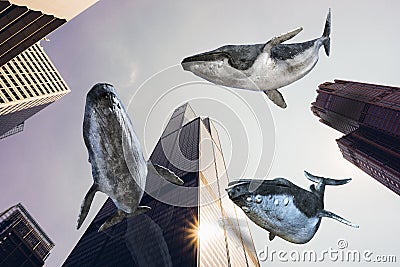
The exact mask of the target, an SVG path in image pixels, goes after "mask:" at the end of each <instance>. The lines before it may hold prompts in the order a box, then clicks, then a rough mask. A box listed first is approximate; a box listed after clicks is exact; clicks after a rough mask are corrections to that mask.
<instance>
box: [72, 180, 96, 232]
mask: <svg viewBox="0 0 400 267" xmlns="http://www.w3.org/2000/svg"><path fill="white" fill-rule="evenodd" d="M96 192H97V185H96V184H93V185H92V186H91V187H90V188H89V191H88V192H87V193H86V196H85V198H84V199H83V202H82V205H81V212H80V214H79V217H78V225H77V227H76V229H78V230H79V228H80V227H81V226H82V223H83V221H84V220H85V219H86V216H87V215H88V213H89V209H90V205H91V204H92V201H93V198H94V195H95V194H96Z"/></svg>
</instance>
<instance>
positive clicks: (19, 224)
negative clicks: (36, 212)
mask: <svg viewBox="0 0 400 267" xmlns="http://www.w3.org/2000/svg"><path fill="white" fill-rule="evenodd" d="M53 247H54V243H53V242H52V241H51V240H50V238H49V237H48V236H47V235H46V233H45V232H44V231H43V230H42V228H40V226H39V225H38V224H37V223H36V221H35V220H34V219H33V218H32V216H31V215H30V214H29V213H28V211H27V210H26V209H25V208H24V207H23V206H22V205H21V204H17V205H15V206H12V207H11V208H9V209H7V210H5V211H4V212H2V213H0V266H10V267H12V266H26V267H36V266H43V264H44V262H45V260H46V258H47V257H48V256H49V254H50V250H51V249H52V248H53Z"/></svg>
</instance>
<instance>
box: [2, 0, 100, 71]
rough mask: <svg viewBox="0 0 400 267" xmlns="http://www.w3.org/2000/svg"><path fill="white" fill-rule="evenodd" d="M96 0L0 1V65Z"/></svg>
mask: <svg viewBox="0 0 400 267" xmlns="http://www.w3.org/2000/svg"><path fill="white" fill-rule="evenodd" d="M97 1H98V0H80V1H78V0H73V1H67V2H66V1H63V0H53V1H51V4H49V2H48V1H46V0H9V1H4V0H0V66H2V65H4V64H6V63H7V62H8V61H9V60H11V59H12V58H14V57H16V56H17V55H19V54H20V53H21V52H23V51H24V50H25V49H28V48H29V47H31V46H32V45H34V44H35V43H37V42H39V41H40V40H42V39H43V38H45V37H46V36H47V35H48V34H50V33H51V32H53V31H54V30H55V29H57V28H58V27H60V26H61V25H63V24H64V23H65V22H67V20H70V19H72V18H73V17H75V16H76V15H78V14H79V13H81V12H82V11H84V10H85V9H86V8H88V7H89V6H91V5H92V4H94V3H95V2H97Z"/></svg>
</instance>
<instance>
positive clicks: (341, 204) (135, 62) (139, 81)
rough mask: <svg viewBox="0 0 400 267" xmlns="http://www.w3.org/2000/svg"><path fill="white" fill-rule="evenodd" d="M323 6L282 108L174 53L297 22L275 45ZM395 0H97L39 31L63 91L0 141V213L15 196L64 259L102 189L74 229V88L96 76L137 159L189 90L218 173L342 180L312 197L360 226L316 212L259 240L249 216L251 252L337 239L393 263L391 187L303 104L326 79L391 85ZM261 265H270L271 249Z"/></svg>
mask: <svg viewBox="0 0 400 267" xmlns="http://www.w3.org/2000/svg"><path fill="white" fill-rule="evenodd" d="M329 7H330V8H331V9H332V33H331V55H330V57H327V56H326V55H325V53H324V51H323V49H321V50H320V60H319V62H318V63H317V65H316V67H315V68H314V69H313V70H312V71H311V72H310V73H309V74H308V75H307V76H305V77H304V78H302V79H301V80H299V81H297V82H295V83H293V84H291V85H289V86H286V87H285V88H282V89H281V90H280V92H281V93H282V94H283V96H284V98H285V100H286V103H287V104H288V107H287V108H286V109H281V108H279V107H277V106H275V105H274V104H273V103H271V102H270V101H269V100H267V99H266V98H265V96H264V94H262V93H258V92H248V91H244V90H238V89H227V88H223V87H219V86H215V85H210V84H209V83H205V82H204V81H203V80H201V79H200V78H198V77H196V76H194V75H193V74H191V73H189V72H184V71H183V70H182V69H181V67H180V66H179V63H180V62H181V60H182V59H183V58H184V57H187V56H190V55H193V54H197V53H200V52H204V51H209V50H212V49H215V48H217V47H220V46H222V45H226V44H254V43H262V42H267V41H268V40H269V39H270V38H272V37H273V36H276V35H279V34H281V33H284V32H287V31H289V30H291V29H294V28H296V27H299V26H302V27H303V28H304V30H303V31H302V32H301V33H300V34H299V35H297V36H296V37H295V38H293V39H292V40H290V41H288V43H291V42H303V41H308V40H310V39H314V38H317V37H319V36H320V35H321V34H322V31H323V26H324V23H325V18H326V14H327V12H328V8H329ZM399 8H400V3H399V2H398V1H344V0H339V1H311V0H309V1H285V0H283V1H239V0H229V1H228V0H226V1H209V0H204V1H191V2H189V1H170V0H168V1H157V2H156V1H145V0H141V1H132V0H120V1H118V3H117V2H116V1H111V0H101V1H99V2H97V3H96V4H94V5H93V6H92V7H90V8H89V9H87V10H86V11H85V12H83V13H81V14H80V15H78V16H77V17H75V18H74V19H72V20H71V21H69V22H68V23H66V24H65V25H63V26H62V27H61V28H59V29H57V30H56V31H55V32H53V33H52V34H50V35H49V36H48V38H49V39H50V42H42V45H43V46H44V48H45V51H46V53H47V54H48V55H49V57H50V58H51V60H52V61H53V63H54V65H55V66H56V68H57V69H58V70H59V72H60V73H61V75H62V77H63V78H64V79H65V81H66V82H67V84H68V86H69V87H70V89H71V93H70V94H69V95H67V96H65V97H64V98H62V99H61V100H60V101H58V102H56V103H54V104H52V105H50V106H49V107H47V108H46V109H44V110H43V111H41V112H40V113H38V114H37V115H35V116H33V117H32V118H31V119H29V120H28V121H27V122H26V124H25V130H24V131H23V132H22V133H20V134H17V135H15V136H12V137H9V138H6V139H4V140H2V141H1V142H0V169H1V179H2V185H3V186H1V187H0V210H5V209H7V208H8V207H10V206H11V205H14V204H16V203H19V202H21V203H22V204H23V205H24V206H25V207H26V208H27V210H28V211H29V212H30V213H31V214H32V216H33V217H34V218H35V219H36V220H37V221H38V223H39V224H40V225H41V226H42V228H43V229H44V230H45V232H46V233H47V234H48V235H49V237H50V238H51V239H52V240H53V241H54V243H55V244H56V246H55V247H54V249H53V250H52V251H51V254H50V256H49V258H48V259H47V261H46V264H45V266H51V267H52V266H60V265H61V264H62V263H63V262H64V260H65V259H66V257H67V256H68V254H69V253H70V251H71V250H72V249H73V247H74V245H75V244H76V243H77V241H78V240H79V238H80V237H81V235H82V234H83V233H84V231H85V229H86V228H87V226H88V225H89V223H90V222H91V220H92V219H93V218H94V216H95V215H96V214H97V211H98V210H99V208H100V207H101V205H102V203H103V202H104V201H105V199H106V197H105V195H103V194H101V193H98V194H96V197H95V201H94V202H93V204H92V208H91V210H90V213H89V215H88V218H87V219H86V221H85V223H84V224H83V226H82V228H81V230H79V231H77V230H76V221H77V218H78V213H79V210H80V205H81V201H82V199H83V197H84V195H85V194H86V192H87V190H88V189H89V187H90V185H91V184H92V177H91V169H90V165H89V163H88V162H87V151H86V148H85V146H84V142H83V138H82V122H83V112H84V105H85V97H86V93H87V92H88V90H89V89H90V88H91V87H92V86H93V85H94V84H95V83H97V82H109V83H112V84H113V85H114V86H115V87H116V88H117V90H118V92H119V94H120V97H121V99H122V101H123V102H124V104H125V106H126V107H127V109H128V112H129V114H130V116H131V119H132V122H133V124H134V127H135V130H136V132H137V134H138V137H139V140H140V141H141V143H142V146H143V147H144V148H145V153H144V154H145V157H146V158H148V157H149V155H150V153H151V151H152V148H153V147H154V145H155V143H156V142H157V140H158V138H159V137H160V134H161V132H162V130H163V129H164V126H165V123H166V122H167V121H168V119H169V117H170V115H171V114H172V112H173V111H174V109H175V108H176V107H178V106H179V105H180V104H183V103H184V102H187V101H190V104H191V105H192V107H193V109H194V111H195V112H196V113H197V115H201V116H209V117H211V118H213V119H214V120H215V122H216V124H217V125H218V129H219V130H220V133H221V143H222V146H223V152H224V154H225V158H226V162H227V167H228V175H229V177H230V179H238V178H243V177H254V178H268V179H272V178H275V177H285V178H287V179H289V180H291V181H292V182H293V183H295V184H297V185H299V186H301V187H303V188H308V186H309V185H310V182H309V181H308V180H307V179H306V178H305V177H304V176H303V171H304V170H307V171H309V172H311V173H313V174H316V175H320V176H325V177H332V178H337V179H340V178H347V177H351V178H353V180H352V182H350V183H349V184H347V185H343V186H338V187H327V189H326V193H325V208H326V209H327V210H329V211H332V212H334V213H336V214H339V215H341V216H342V217H344V218H346V219H348V220H350V221H352V222H354V223H356V224H359V225H360V228H359V229H354V228H351V227H348V226H345V225H343V224H341V223H339V222H337V221H335V220H331V219H327V218H325V219H322V223H321V226H320V228H319V230H318V232H317V234H316V235H315V237H314V239H312V240H311V241H310V242H309V243H307V244H305V245H295V244H291V243H288V242H286V241H284V240H282V239H280V238H275V239H274V240H273V241H272V242H270V241H269V240H268V232H266V231H264V230H263V229H261V228H259V227H258V226H256V225H255V224H254V223H252V222H249V225H250V229H251V233H252V236H253V239H254V242H255V246H256V250H257V251H260V250H266V249H267V248H268V250H269V251H270V252H271V251H280V250H282V251H286V252H288V253H289V252H291V251H293V250H295V251H299V252H302V251H304V250H315V251H316V252H317V253H321V252H322V251H324V250H328V249H330V248H332V249H338V242H339V241H341V242H342V241H343V240H344V241H345V242H346V243H347V245H348V249H351V250H357V251H361V252H364V251H366V250H367V251H371V252H372V253H373V256H375V255H396V256H397V260H398V261H400V254H398V253H399V252H398V241H397V237H398V236H399V235H400V230H399V227H398V221H399V220H400V214H399V212H398V201H399V197H398V196H397V195H396V194H394V193H393V192H391V191H390V190H388V189H386V188H385V187H384V186H382V185H381V184H379V183H378V182H377V181H375V180H374V179H373V178H371V177H369V176H368V175H366V174H365V173H363V172H362V171H361V170H359V169H358V168H356V167H355V166H353V165H352V164H351V163H349V162H348V161H346V160H345V159H343V157H342V155H341V153H340V151H339V148H338V147H337V144H336V142H335V140H336V139H338V138H340V137H341V136H342V134H341V133H340V132H338V131H336V130H334V129H331V128H329V127H327V126H325V125H323V124H321V123H320V122H319V121H318V118H317V117H315V116H314V115H313V114H312V112H311V111H310V106H311V103H312V102H313V101H315V98H316V96H317V93H316V89H317V87H318V85H319V84H321V83H323V82H325V81H333V80H334V79H344V80H352V81H361V82H369V83H376V84H384V85H393V86H398V85H399V82H398V60H399V58H400V55H399V49H398V46H399V42H400V39H399V38H400V30H399V28H398V25H400V18H399V16H398V14H397V10H399ZM342 243H343V242H342ZM289 262H290V261H289ZM270 263H271V259H268V260H267V261H264V262H261V264H262V266H270V265H271V264H270ZM273 264H274V266H275V265H278V266H279V265H280V264H282V262H281V261H280V260H278V259H276V258H274V260H273ZM283 264H284V263H283ZM315 264H317V263H315ZM331 264H333V263H332V261H330V260H325V261H324V262H322V263H318V265H319V266H320V265H331ZM341 264H343V265H345V266H361V264H363V263H362V262H361V263H353V262H351V263H347V262H343V263H341ZM308 265H309V263H308V262H300V263H296V266H308ZM370 266H395V264H393V263H392V264H390V263H386V264H385V263H370Z"/></svg>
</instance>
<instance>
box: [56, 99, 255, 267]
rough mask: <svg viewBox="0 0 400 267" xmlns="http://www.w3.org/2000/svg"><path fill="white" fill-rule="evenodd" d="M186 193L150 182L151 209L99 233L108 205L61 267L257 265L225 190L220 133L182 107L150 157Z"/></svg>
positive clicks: (246, 230)
mask: <svg viewBox="0 0 400 267" xmlns="http://www.w3.org/2000/svg"><path fill="white" fill-rule="evenodd" d="M150 159H151V161H152V162H153V163H156V164H159V165H162V166H164V167H167V168H168V169H170V170H172V171H173V172H174V173H175V174H177V175H178V176H179V177H180V178H181V179H182V180H184V182H185V184H184V186H176V185H173V184H171V183H168V182H166V181H165V180H163V179H161V178H160V177H152V176H148V178H147V184H146V193H145V195H144V196H143V198H142V201H141V205H147V206H149V207H151V210H150V211H148V212H146V213H144V214H141V215H139V216H135V217H132V218H128V219H126V220H124V221H122V222H121V223H119V224H117V225H115V226H114V227H112V228H110V229H107V230H106V231H104V232H98V229H99V226H100V225H101V224H102V223H103V222H104V221H105V220H106V219H107V218H108V217H109V216H110V215H111V214H113V213H114V212H115V211H116V207H115V206H114V204H113V202H112V201H111V200H110V199H108V200H107V201H106V203H105V204H104V206H103V207H102V208H101V210H100V212H99V213H98V214H97V216H96V217H95V219H94V220H93V222H92V223H91V224H90V226H89V227H88V229H87V230H86V232H85V233H84V235H83V236H82V238H81V239H80V240H79V242H78V244H77V245H76V246H75V248H74V249H73V250H72V252H71V254H70V255H69V256H68V258H67V259H66V261H65V263H64V265H63V266H185V267H186V266H240V267H242V266H259V263H258V261H257V258H256V252H255V247H254V243H253V240H252V237H251V234H250V230H249V228H248V224H247V219H246V217H245V215H244V214H243V213H242V211H240V210H237V209H236V207H235V206H234V204H233V203H232V202H231V201H230V200H229V199H228V197H227V196H226V195H225V190H224V189H225V188H226V187H227V184H228V176H227V174H226V168H225V162H224V158H223V155H222V150H221V145H220V141H219V137H218V133H217V131H216V129H215V127H214V126H213V123H212V122H211V120H210V119H208V118H200V117H197V116H196V115H195V113H194V112H193V110H192V108H191V107H190V106H189V105H188V104H185V105H183V106H181V107H179V108H177V109H176V110H175V111H174V113H173V114H172V116H171V119H170V120H169V122H168V124H167V126H166V128H165V130H164V132H163V134H162V136H161V138H160V140H159V141H158V143H157V145H156V146H155V148H154V150H153V153H152V155H151V157H150Z"/></svg>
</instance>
